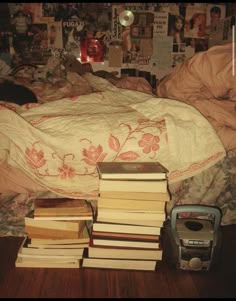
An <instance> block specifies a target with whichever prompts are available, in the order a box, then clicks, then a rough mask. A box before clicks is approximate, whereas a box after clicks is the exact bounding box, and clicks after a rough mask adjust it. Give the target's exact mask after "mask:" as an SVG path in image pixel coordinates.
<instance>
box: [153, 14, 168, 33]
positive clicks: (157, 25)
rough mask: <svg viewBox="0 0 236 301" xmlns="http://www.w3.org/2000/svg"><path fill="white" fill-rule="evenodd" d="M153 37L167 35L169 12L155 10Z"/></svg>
mask: <svg viewBox="0 0 236 301" xmlns="http://www.w3.org/2000/svg"><path fill="white" fill-rule="evenodd" d="M153 15H154V21H153V37H156V36H167V33H168V13H167V12H154V13H153Z"/></svg>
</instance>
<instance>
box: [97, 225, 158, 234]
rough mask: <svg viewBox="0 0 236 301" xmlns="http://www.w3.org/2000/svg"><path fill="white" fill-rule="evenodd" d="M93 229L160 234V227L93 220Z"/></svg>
mask: <svg viewBox="0 0 236 301" xmlns="http://www.w3.org/2000/svg"><path fill="white" fill-rule="evenodd" d="M93 231H105V232H116V233H136V234H152V235H160V231H161V228H160V227H149V226H138V225H124V224H111V223H101V222H94V223H93Z"/></svg>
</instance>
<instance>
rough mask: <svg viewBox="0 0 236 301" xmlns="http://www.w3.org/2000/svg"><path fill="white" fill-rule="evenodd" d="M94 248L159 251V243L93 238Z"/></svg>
mask: <svg viewBox="0 0 236 301" xmlns="http://www.w3.org/2000/svg"><path fill="white" fill-rule="evenodd" d="M92 240H93V245H94V246H111V247H129V248H147V249H159V248H160V243H159V242H147V241H142V240H122V239H110V238H109V239H102V238H94V237H93V238H92Z"/></svg>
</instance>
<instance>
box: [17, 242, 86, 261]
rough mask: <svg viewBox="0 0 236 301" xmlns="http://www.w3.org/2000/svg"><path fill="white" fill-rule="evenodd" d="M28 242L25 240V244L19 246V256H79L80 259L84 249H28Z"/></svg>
mask: <svg viewBox="0 0 236 301" xmlns="http://www.w3.org/2000/svg"><path fill="white" fill-rule="evenodd" d="M28 243H29V240H28V239H26V241H25V243H24V244H23V245H22V246H21V248H20V249H19V252H18V253H21V254H35V255H36V254H37V255H52V256H55V255H61V256H66V255H69V256H79V257H81V256H82V255H83V252H84V248H80V247H79V248H76V247H74V248H73V249H68V248H60V249H57V248H40V247H30V248H29V247H28Z"/></svg>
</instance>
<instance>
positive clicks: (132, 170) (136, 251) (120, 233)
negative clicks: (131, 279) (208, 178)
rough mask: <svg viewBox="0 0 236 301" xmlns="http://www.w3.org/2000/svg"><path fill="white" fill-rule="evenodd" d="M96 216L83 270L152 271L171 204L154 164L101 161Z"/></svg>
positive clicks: (163, 171)
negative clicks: (166, 209)
mask: <svg viewBox="0 0 236 301" xmlns="http://www.w3.org/2000/svg"><path fill="white" fill-rule="evenodd" d="M97 170H98V173H99V198H98V201H97V216H96V219H95V221H94V223H93V227H92V231H91V235H90V244H89V247H88V254H87V257H85V258H84V259H83V263H82V265H83V267H99V268H113V269H134V270H155V269H156V268H157V263H158V262H159V261H161V260H162V247H161V239H160V238H161V237H160V236H161V228H162V226H163V223H164V221H165V219H166V212H165V206H166V203H167V202H168V201H169V200H170V195H169V192H168V181H167V172H168V170H167V169H166V168H165V167H164V166H162V165H161V164H160V163H157V162H142V163H141V162H138V163H137V162H100V163H98V164H97Z"/></svg>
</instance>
